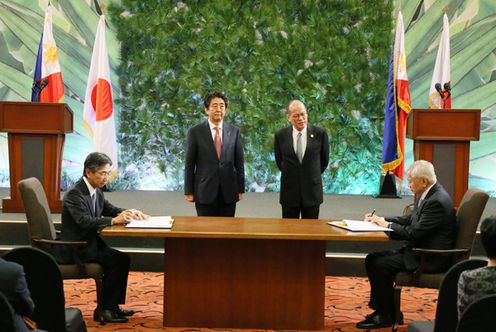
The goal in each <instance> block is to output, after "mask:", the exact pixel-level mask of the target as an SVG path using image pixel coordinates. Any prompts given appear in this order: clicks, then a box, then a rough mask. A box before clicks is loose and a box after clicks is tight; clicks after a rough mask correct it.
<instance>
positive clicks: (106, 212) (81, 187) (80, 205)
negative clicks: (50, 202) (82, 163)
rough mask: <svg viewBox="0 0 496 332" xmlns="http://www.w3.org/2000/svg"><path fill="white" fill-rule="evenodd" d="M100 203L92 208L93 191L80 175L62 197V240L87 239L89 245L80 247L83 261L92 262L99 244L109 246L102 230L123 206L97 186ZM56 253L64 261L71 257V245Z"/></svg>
mask: <svg viewBox="0 0 496 332" xmlns="http://www.w3.org/2000/svg"><path fill="white" fill-rule="evenodd" d="M96 195H97V204H96V211H93V203H92V201H91V196H90V192H89V190H88V187H87V186H86V183H85V182H84V180H83V179H82V178H81V179H79V180H78V181H77V182H76V183H75V184H74V186H72V187H71V188H70V189H69V191H68V192H67V193H66V194H65V196H64V199H63V201H62V232H61V235H60V238H61V240H66V241H86V242H88V245H87V246H85V247H84V248H82V250H81V251H80V257H81V260H82V261H83V262H91V261H94V260H95V258H96V254H97V250H98V248H99V247H102V246H106V244H105V242H104V241H103V240H102V239H101V237H100V236H99V232H100V230H101V229H102V228H103V227H105V226H109V225H110V224H111V223H112V218H113V217H116V216H117V215H118V214H119V213H121V212H122V211H124V209H120V208H117V207H115V206H113V205H112V204H110V203H109V202H108V201H107V200H106V199H105V197H104V196H103V192H102V190H101V189H99V188H97V189H96ZM65 249H66V250H62V252H61V253H60V254H59V255H57V254H56V253H55V256H56V257H57V260H58V261H59V262H61V263H68V262H70V261H71V258H70V253H69V252H68V248H65Z"/></svg>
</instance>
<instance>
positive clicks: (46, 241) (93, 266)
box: [18, 178, 103, 308]
mask: <svg viewBox="0 0 496 332" xmlns="http://www.w3.org/2000/svg"><path fill="white" fill-rule="evenodd" d="M18 187H19V193H20V194H21V199H22V202H23V204H24V211H25V212H26V218H27V221H28V228H29V236H30V238H31V245H32V246H33V247H35V248H38V249H41V250H43V251H45V252H47V253H49V254H52V255H53V253H54V251H56V250H57V247H58V246H61V245H64V246H70V247H72V248H73V249H74V250H72V252H73V258H74V262H75V263H74V264H58V266H59V269H60V273H61V275H62V279H90V278H91V279H94V280H95V284H96V294H97V303H98V306H97V307H98V308H101V305H100V304H101V299H102V294H103V293H102V290H103V280H102V278H103V267H102V266H101V265H100V264H97V263H82V262H81V261H80V259H79V256H78V248H81V247H84V246H85V245H86V242H84V241H60V240H57V238H56V231H55V227H54V225H53V220H52V215H51V213H50V208H49V207H48V201H47V198H46V195H45V191H44V189H43V186H42V185H41V183H40V181H39V180H38V179H37V178H28V179H24V180H21V181H19V183H18Z"/></svg>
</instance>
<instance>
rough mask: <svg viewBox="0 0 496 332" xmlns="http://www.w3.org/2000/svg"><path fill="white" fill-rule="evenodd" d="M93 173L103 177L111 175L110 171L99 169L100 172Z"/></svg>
mask: <svg viewBox="0 0 496 332" xmlns="http://www.w3.org/2000/svg"><path fill="white" fill-rule="evenodd" d="M95 173H96V174H98V175H100V176H101V177H104V178H109V177H110V176H111V175H112V172H111V171H108V172H105V171H100V172H95Z"/></svg>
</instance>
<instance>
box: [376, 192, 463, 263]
mask: <svg viewBox="0 0 496 332" xmlns="http://www.w3.org/2000/svg"><path fill="white" fill-rule="evenodd" d="M385 219H386V220H387V221H388V222H392V223H393V224H392V225H391V228H392V229H393V230H394V232H389V236H390V238H391V239H393V240H404V241H405V244H404V248H403V250H404V255H403V257H404V262H405V266H406V268H407V269H408V271H413V270H415V269H416V268H417V267H418V263H419V262H418V259H417V258H416V257H414V255H413V253H412V250H411V249H412V248H414V247H417V248H426V249H451V248H453V246H454V244H455V238H456V217H455V212H454V209H453V201H452V200H451V197H450V196H449V194H448V193H447V192H446V190H445V189H444V188H443V187H442V186H441V185H440V184H438V183H436V184H434V186H433V187H432V188H431V189H430V190H429V192H428V193H427V195H426V196H425V199H424V200H423V201H422V202H421V203H420V206H417V205H416V206H415V208H414V209H413V212H412V214H411V215H409V216H400V217H393V218H385ZM450 265H451V257H449V256H431V257H429V256H427V258H426V270H427V272H435V271H443V270H446V269H447V268H448V267H449V266H450Z"/></svg>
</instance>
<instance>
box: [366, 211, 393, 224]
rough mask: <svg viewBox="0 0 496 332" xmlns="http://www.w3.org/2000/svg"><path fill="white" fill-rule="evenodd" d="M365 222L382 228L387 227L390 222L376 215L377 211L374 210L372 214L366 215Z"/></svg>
mask: <svg viewBox="0 0 496 332" xmlns="http://www.w3.org/2000/svg"><path fill="white" fill-rule="evenodd" d="M364 220H365V221H370V222H373V223H374V224H376V225H378V226H382V227H387V225H388V222H387V221H386V220H385V219H384V218H383V217H379V216H377V215H376V214H375V209H373V210H372V212H371V213H367V214H365V218H364Z"/></svg>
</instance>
